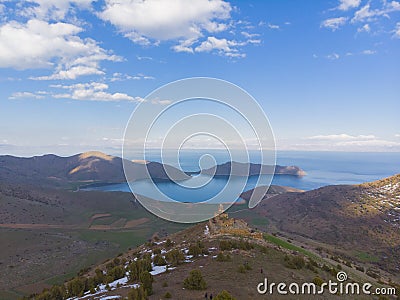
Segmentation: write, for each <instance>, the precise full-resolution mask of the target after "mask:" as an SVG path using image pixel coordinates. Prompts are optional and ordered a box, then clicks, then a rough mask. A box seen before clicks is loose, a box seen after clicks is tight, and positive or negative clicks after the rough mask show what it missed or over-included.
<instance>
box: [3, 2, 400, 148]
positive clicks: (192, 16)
mask: <svg viewBox="0 0 400 300" xmlns="http://www.w3.org/2000/svg"><path fill="white" fill-rule="evenodd" d="M53 2H54V3H53ZM119 2H121V1H114V0H106V1H91V0H60V1H50V0H29V1H18V2H16V1H7V0H0V87H1V88H0V153H1V154H17V155H34V154H42V153H48V152H52V153H58V154H72V153H77V152H81V151H87V150H94V149H96V150H102V151H105V152H108V153H118V152H119V151H120V148H121V139H122V136H123V133H124V129H125V126H126V123H127V121H128V119H129V116H130V114H131V112H132V111H133V110H134V108H135V107H136V106H137V105H138V104H139V103H140V102H141V101H142V99H143V98H144V97H145V96H146V95H147V94H149V93H150V92H152V91H153V90H154V89H156V88H158V87H160V86H162V85H164V84H167V83H169V82H171V81H174V80H178V79H182V78H186V77H194V76H207V77H215V78H221V79H224V80H228V81H230V82H232V83H234V84H237V85H239V86H240V87H242V88H244V89H245V90H247V91H248V92H249V93H250V94H251V95H252V96H254V98H255V99H256V100H257V101H258V102H259V103H260V105H261V107H262V108H263V109H264V111H265V113H266V114H267V116H268V118H269V120H270V122H271V125H272V128H273V130H274V134H275V137H276V142H277V147H278V149H279V150H332V151H400V126H399V111H400V104H399V103H400V84H399V78H400V71H399V70H400V2H397V1H382V0H369V1H366V0H332V1H294V0H293V1H222V0H192V1H186V0H170V1H161V0H146V1H125V2H123V3H122V4H121V3H119ZM165 104H166V103H158V104H156V105H165Z"/></svg>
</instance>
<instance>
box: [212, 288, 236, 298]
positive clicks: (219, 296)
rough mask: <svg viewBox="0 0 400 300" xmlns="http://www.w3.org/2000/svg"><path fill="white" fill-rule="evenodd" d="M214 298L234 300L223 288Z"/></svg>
mask: <svg viewBox="0 0 400 300" xmlns="http://www.w3.org/2000/svg"><path fill="white" fill-rule="evenodd" d="M214 299H215V300H236V298H234V297H233V296H232V295H231V294H230V293H229V292H228V291H225V290H223V291H222V292H221V293H219V294H218V295H217V296H216V297H215V298H214Z"/></svg>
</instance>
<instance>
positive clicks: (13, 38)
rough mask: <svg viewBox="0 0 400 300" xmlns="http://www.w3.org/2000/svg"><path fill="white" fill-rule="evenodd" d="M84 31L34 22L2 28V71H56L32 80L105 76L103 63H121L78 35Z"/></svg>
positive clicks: (0, 40) (34, 20) (0, 52)
mask: <svg viewBox="0 0 400 300" xmlns="http://www.w3.org/2000/svg"><path fill="white" fill-rule="evenodd" d="M82 30H83V29H82V28H80V27H78V26H76V25H73V24H68V23H63V22H57V23H48V22H46V21H42V20H37V19H32V20H29V21H28V22H27V23H19V22H16V21H11V22H8V23H5V24H3V25H1V26H0V54H1V55H0V68H1V67H2V68H7V67H9V68H15V69H37V68H53V69H54V70H55V72H54V74H52V75H48V76H41V77H37V78H32V79H38V80H50V79H76V78H77V77H78V76H82V75H93V74H97V75H98V74H103V71H101V69H100V62H101V61H103V60H110V61H120V60H121V58H120V57H118V56H116V55H112V54H111V53H109V52H108V51H106V50H104V49H103V48H101V47H100V46H99V45H98V44H97V42H96V41H94V40H93V39H90V38H85V39H81V38H80V37H79V36H78V35H77V34H78V33H80V32H81V31H82Z"/></svg>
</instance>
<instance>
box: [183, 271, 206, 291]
mask: <svg viewBox="0 0 400 300" xmlns="http://www.w3.org/2000/svg"><path fill="white" fill-rule="evenodd" d="M183 286H184V287H185V288H186V289H188V290H204V289H206V287H207V283H206V282H205V280H204V278H203V275H202V274H201V272H200V270H192V271H190V274H189V276H188V277H187V278H186V279H185V280H184V281H183Z"/></svg>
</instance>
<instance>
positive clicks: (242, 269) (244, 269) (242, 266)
mask: <svg viewBox="0 0 400 300" xmlns="http://www.w3.org/2000/svg"><path fill="white" fill-rule="evenodd" d="M238 272H239V273H246V268H245V267H244V265H240V266H239V267H238Z"/></svg>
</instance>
